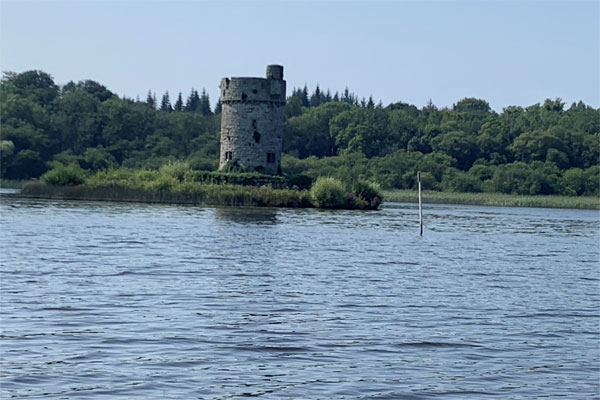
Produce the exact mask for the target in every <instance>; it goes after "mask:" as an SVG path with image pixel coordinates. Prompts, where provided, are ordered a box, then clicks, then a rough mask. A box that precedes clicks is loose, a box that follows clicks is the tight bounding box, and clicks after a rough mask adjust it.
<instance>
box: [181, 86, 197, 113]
mask: <svg viewBox="0 0 600 400" xmlns="http://www.w3.org/2000/svg"><path fill="white" fill-rule="evenodd" d="M199 107H200V96H198V91H197V90H196V89H194V88H192V91H191V92H190V96H189V97H188V98H187V100H186V102H185V107H184V109H183V111H187V112H196V111H198V109H199Z"/></svg>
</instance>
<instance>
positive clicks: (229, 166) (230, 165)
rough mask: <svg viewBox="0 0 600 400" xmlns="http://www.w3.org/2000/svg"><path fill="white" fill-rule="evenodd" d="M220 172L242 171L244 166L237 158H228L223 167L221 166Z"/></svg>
mask: <svg viewBox="0 0 600 400" xmlns="http://www.w3.org/2000/svg"><path fill="white" fill-rule="evenodd" d="M221 172H244V168H243V167H242V166H241V165H240V163H238V161H237V160H229V161H227V163H226V164H225V165H224V166H223V168H221Z"/></svg>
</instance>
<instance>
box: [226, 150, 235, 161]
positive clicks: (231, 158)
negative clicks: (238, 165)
mask: <svg viewBox="0 0 600 400" xmlns="http://www.w3.org/2000/svg"><path fill="white" fill-rule="evenodd" d="M225 160H227V161H229V160H233V151H226V152H225Z"/></svg>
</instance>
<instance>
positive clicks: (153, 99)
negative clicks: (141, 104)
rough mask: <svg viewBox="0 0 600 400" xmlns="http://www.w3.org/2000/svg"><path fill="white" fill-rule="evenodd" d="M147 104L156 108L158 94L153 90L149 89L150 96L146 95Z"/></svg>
mask: <svg viewBox="0 0 600 400" xmlns="http://www.w3.org/2000/svg"><path fill="white" fill-rule="evenodd" d="M146 104H148V105H149V106H150V107H152V108H156V94H153V93H152V91H151V90H148V96H146Z"/></svg>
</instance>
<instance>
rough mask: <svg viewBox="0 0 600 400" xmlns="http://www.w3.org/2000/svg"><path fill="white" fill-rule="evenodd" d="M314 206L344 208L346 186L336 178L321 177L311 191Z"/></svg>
mask: <svg viewBox="0 0 600 400" xmlns="http://www.w3.org/2000/svg"><path fill="white" fill-rule="evenodd" d="M310 194H311V196H312V199H313V202H314V205H315V206H317V207H319V208H340V207H343V206H344V194H345V191H344V186H343V185H342V182H340V181H339V180H337V179H335V178H330V177H320V178H318V179H317V181H316V182H315V184H314V185H313V186H312V188H311V189H310Z"/></svg>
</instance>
